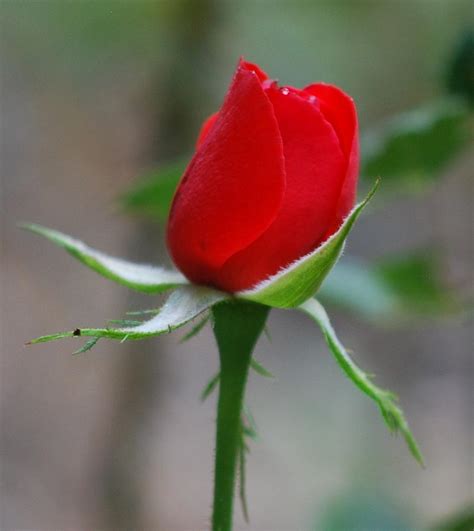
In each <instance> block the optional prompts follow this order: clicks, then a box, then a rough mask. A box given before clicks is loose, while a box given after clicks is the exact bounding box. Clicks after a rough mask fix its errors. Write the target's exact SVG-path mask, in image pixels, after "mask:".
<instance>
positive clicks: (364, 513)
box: [313, 489, 415, 531]
mask: <svg viewBox="0 0 474 531" xmlns="http://www.w3.org/2000/svg"><path fill="white" fill-rule="evenodd" d="M313 529H314V531H369V530H376V529H377V530H383V531H401V530H403V531H414V530H415V526H414V525H413V523H412V521H411V519H410V517H409V516H408V514H407V511H406V510H403V511H402V510H401V508H400V507H398V506H397V504H396V503H394V502H393V501H392V500H390V499H389V498H388V497H386V496H384V495H380V494H376V493H372V492H368V491H364V489H362V490H361V489H358V490H357V491H355V490H354V491H353V492H349V493H346V494H344V495H342V496H340V497H338V498H337V499H335V500H334V501H333V502H332V503H330V504H329V505H328V507H327V508H326V510H325V511H324V512H323V514H322V515H321V516H320V517H319V518H317V520H316V522H315V525H314V527H313Z"/></svg>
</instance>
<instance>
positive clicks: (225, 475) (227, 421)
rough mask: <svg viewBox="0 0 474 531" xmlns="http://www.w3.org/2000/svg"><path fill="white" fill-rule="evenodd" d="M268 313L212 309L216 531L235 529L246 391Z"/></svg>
mask: <svg viewBox="0 0 474 531" xmlns="http://www.w3.org/2000/svg"><path fill="white" fill-rule="evenodd" d="M268 311H269V308H268V307H266V306H262V305H260V304H255V303H250V302H242V301H232V302H224V303H221V304H218V305H217V306H215V307H214V308H213V310H212V313H213V317H214V334H215V336H216V340H217V345H218V348H219V356H220V365H221V371H220V382H219V400H218V404H217V433H216V453H215V472H214V505H213V513H212V529H213V531H230V530H231V529H232V509H233V501H234V492H235V479H236V471H237V457H238V455H239V451H240V444H241V432H240V430H241V411H242V403H243V397H244V390H245V384H246V382H247V376H248V369H249V364H250V359H251V356H252V351H253V348H254V346H255V343H256V342H257V339H258V338H259V336H260V334H261V332H262V330H263V327H264V325H265V321H266V318H267V315H268Z"/></svg>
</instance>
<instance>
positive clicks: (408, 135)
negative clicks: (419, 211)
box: [362, 99, 472, 190]
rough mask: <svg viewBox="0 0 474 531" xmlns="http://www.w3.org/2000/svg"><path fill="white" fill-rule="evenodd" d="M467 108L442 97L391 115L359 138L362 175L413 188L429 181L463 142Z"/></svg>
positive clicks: (467, 127) (468, 133)
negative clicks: (435, 102)
mask: <svg viewBox="0 0 474 531" xmlns="http://www.w3.org/2000/svg"><path fill="white" fill-rule="evenodd" d="M470 136H472V135H471V134H470V132H469V110H468V107H467V105H466V104H464V103H462V102H461V101H457V100H452V99H445V100H441V101H439V102H438V103H437V104H433V105H429V106H426V107H420V108H418V109H415V110H412V111H408V112H405V113H403V114H400V115H398V116H395V117H394V118H392V119H391V120H389V121H388V122H386V123H385V124H384V125H383V126H381V127H379V128H377V129H374V130H373V131H371V132H370V133H369V134H367V135H365V136H364V137H363V139H362V162H363V166H362V174H363V175H364V176H367V177H374V176H379V177H382V178H383V181H384V189H387V188H388V189H390V185H393V186H394V185H398V186H404V187H407V188H409V189H410V188H411V189H413V190H417V189H419V188H421V187H422V185H424V184H427V183H429V182H431V181H432V180H433V179H434V178H435V177H436V176H437V175H439V174H440V172H441V171H442V170H443V169H444V167H445V166H446V165H447V164H448V163H449V162H450V161H451V160H452V159H453V158H454V157H455V156H456V155H457V154H458V153H459V151H460V150H461V148H462V147H463V146H465V145H466V143H467V142H468V140H469V138H470Z"/></svg>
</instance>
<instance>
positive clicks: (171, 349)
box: [0, 0, 474, 531]
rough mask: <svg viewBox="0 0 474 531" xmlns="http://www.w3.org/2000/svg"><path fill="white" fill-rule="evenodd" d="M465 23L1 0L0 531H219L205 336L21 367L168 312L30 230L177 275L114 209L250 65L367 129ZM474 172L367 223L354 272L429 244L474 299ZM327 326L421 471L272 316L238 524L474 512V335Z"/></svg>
mask: <svg viewBox="0 0 474 531" xmlns="http://www.w3.org/2000/svg"><path fill="white" fill-rule="evenodd" d="M470 8H471V9H472V5H470V2H464V1H461V0H454V1H452V2H446V1H443V0H416V1H411V2H409V1H408V0H372V1H369V0H367V1H353V2H349V1H338V2H329V1H327V2H326V1H324V2H323V1H317V2H305V1H302V0H301V1H290V0H287V1H277V0H275V1H273V0H254V1H243V2H237V1H228V2H222V1H219V0H215V1H211V0H206V1H203V2H201V1H198V0H187V1H177V2H172V1H171V0H170V1H158V2H153V1H145V0H138V1H137V2H132V1H119V0H110V1H102V0H101V1H97V2H93V1H91V0H85V1H77V2H74V1H73V2H60V1H50V0H45V1H41V2H35V1H33V0H30V1H18V2H17V1H13V0H11V1H10V0H3V1H2V2H1V3H0V16H1V22H0V24H1V27H0V35H1V36H0V46H1V71H0V76H1V77H0V84H1V94H0V98H1V99H0V106H1V107H0V120H1V159H0V178H1V189H0V194H1V195H0V200H1V218H0V222H1V278H0V280H1V293H0V305H1V308H0V310H1V336H0V346H1V447H0V459H1V480H2V484H1V489H2V490H1V493H0V502H1V513H0V517H1V520H0V521H1V529H2V531H3V530H4V531H17V530H38V531H52V530H64V531H66V530H74V531H79V530H107V531H108V530H118V529H143V530H145V529H146V530H197V529H206V528H207V527H208V519H209V514H210V506H211V491H212V459H213V437H214V418H215V413H214V408H215V402H214V400H215V398H211V399H209V400H208V401H207V402H206V403H204V404H201V403H200V402H199V393H200V391H201V389H202V387H203V386H204V385H205V383H206V382H207V380H208V378H210V377H211V376H212V375H213V374H214V372H215V371H216V370H217V367H218V358H217V352H216V348H215V345H214V340H213V337H212V334H211V331H210V329H209V328H208V329H206V330H205V331H204V332H203V333H202V334H201V335H199V336H198V337H197V338H196V339H194V340H193V341H192V342H191V343H185V344H180V343H179V337H180V336H182V335H183V334H182V333H181V334H173V335H171V336H166V337H162V338H157V339H154V340H147V341H144V342H140V343H135V344H118V343H115V342H106V341H102V342H99V344H98V345H97V347H96V348H95V349H93V350H92V351H90V352H88V353H85V354H82V355H79V356H71V355H70V354H71V352H72V351H73V350H75V348H77V343H76V342H72V341H70V342H57V343H51V344H46V345H38V346H35V347H25V346H24V343H25V341H27V340H28V339H31V338H33V337H36V336H39V335H42V334H45V333H48V332H55V331H59V330H63V329H65V330H66V329H72V328H75V327H76V326H84V325H95V324H97V325H99V324H101V323H104V322H105V321H106V320H107V319H110V318H119V317H122V316H123V315H124V313H125V312H126V311H127V310H136V309H141V308H150V307H156V306H158V304H159V302H160V300H159V299H158V300H157V299H156V298H154V297H152V298H150V297H146V296H142V295H140V296H138V295H132V294H130V293H129V292H128V291H127V290H126V289H125V288H123V287H121V286H118V285H114V284H112V283H110V282H109V281H107V280H105V279H103V278H101V277H99V276H98V275H96V274H95V273H93V272H91V271H89V270H87V269H86V268H84V267H82V266H81V265H80V264H79V263H77V262H75V261H74V260H73V259H72V258H71V257H69V256H68V255H66V254H65V253H63V251H61V250H59V249H57V248H54V247H53V246H51V245H50V244H49V243H48V242H46V241H42V240H40V239H38V238H36V237H34V236H32V235H31V234H28V233H26V232H23V231H21V230H20V229H19V228H18V227H17V223H18V222H21V221H32V222H37V223H40V224H43V225H45V226H48V227H52V228H57V229H59V230H61V231H64V232H65V233H68V234H71V235H74V236H77V237H79V238H81V239H83V240H84V241H86V242H87V243H89V244H90V245H92V246H94V247H95V248H98V249H101V250H104V251H106V252H108V253H110V254H112V255H116V256H124V257H127V258H130V259H132V260H140V261H144V262H153V263H169V262H168V260H169V259H168V258H167V257H166V252H165V248H164V243H163V231H162V229H161V228H159V227H157V226H156V225H153V224H151V223H150V222H145V221H143V220H139V219H136V218H132V217H130V216H127V215H126V214H124V213H123V212H122V211H121V210H120V209H119V208H118V203H117V199H118V197H119V195H120V194H121V193H122V192H123V191H124V190H125V189H126V188H127V187H128V186H130V185H131V183H132V182H133V181H134V180H135V179H136V178H137V176H139V175H141V174H143V173H144V172H145V171H147V170H148V169H150V168H153V167H154V166H155V165H156V164H158V163H160V162H164V161H167V160H172V159H173V158H174V157H176V156H178V155H181V154H183V153H189V152H190V151H191V150H192V146H193V141H194V137H195V136H196V134H197V131H198V128H199V124H200V122H201V121H202V120H203V119H204V118H205V117H206V116H207V115H208V114H209V113H210V112H212V111H213V110H214V109H215V108H216V107H217V106H218V105H219V103H220V101H221V99H222V96H223V94H224V91H225V88H226V85H227V82H228V80H229V77H230V75H231V73H232V69H233V67H234V65H235V63H236V60H237V58H238V56H239V55H242V54H243V55H245V56H246V57H248V59H249V60H252V61H255V62H259V63H260V64H261V65H262V67H264V68H265V70H267V71H268V72H270V73H271V75H272V76H274V77H277V78H279V79H280V80H281V81H282V82H284V83H290V84H294V85H297V86H300V85H303V84H305V83H309V82H310V81H313V80H316V79H323V80H325V81H328V82H334V83H337V84H338V85H340V86H342V87H344V88H345V89H346V90H347V91H348V92H349V93H351V94H352V95H353V96H354V97H355V99H356V101H357V102H358V106H359V109H360V115H361V126H362V127H363V128H366V127H369V126H370V125H371V124H373V123H376V122H378V121H379V120H381V119H382V118H384V117H386V116H389V115H390V114H392V113H395V112H397V111H401V110H404V109H407V108H410V107H412V106H415V105H417V104H419V103H421V102H424V101H430V100H431V99H433V98H435V97H436V96H437V95H438V94H439V92H440V91H441V88H440V85H441V83H440V81H439V78H440V77H441V75H442V67H443V64H444V63H443V61H445V60H446V58H447V56H448V54H449V50H450V47H451V46H452V45H453V43H454V41H455V39H456V36H457V34H458V33H459V32H460V31H461V30H462V29H463V28H464V27H465V25H466V21H467V20H468V17H469V16H472V13H471V10H470ZM470 13H471V15H470ZM473 162H474V159H473V156H472V151H471V153H465V154H464V155H463V156H462V157H460V158H459V160H457V161H456V163H455V164H452V165H451V166H450V167H449V168H448V171H446V172H445V174H444V175H443V176H442V178H441V179H440V180H439V181H438V182H436V184H434V185H433V186H432V187H431V188H429V189H428V190H427V191H426V193H424V194H422V195H418V196H415V197H410V196H407V195H401V196H400V197H399V198H396V200H394V201H393V202H391V203H389V204H387V205H386V206H384V207H383V208H379V209H376V210H373V211H372V212H371V213H370V214H369V215H366V216H365V217H364V218H363V219H362V220H361V222H360V223H359V225H358V227H357V228H356V229H355V231H354V233H353V236H352V237H351V240H350V248H349V252H350V253H352V254H353V255H356V256H361V257H364V258H366V259H367V260H372V259H376V258H378V257H380V256H383V255H385V254H389V253H395V252H399V251H403V250H409V249H413V248H416V247H419V246H424V245H429V244H435V245H436V246H437V247H438V248H439V249H440V250H441V252H442V255H443V263H444V266H445V271H444V273H445V276H446V280H447V282H448V283H450V284H451V285H453V286H458V287H461V288H463V289H464V287H465V286H466V285H469V281H470V280H471V281H472V277H470V271H471V267H472V251H473V249H472V197H473V195H472V192H473V190H472V177H473V175H472V167H473ZM433 212H434V213H435V214H434V215H433ZM332 313H333V314H334V317H333V318H334V324H335V326H336V327H337V330H338V333H339V335H340V337H341V338H342V339H343V340H344V342H345V343H346V344H347V345H348V346H350V347H351V350H353V351H354V352H355V353H356V354H355V356H356V358H357V360H358V361H359V362H360V364H361V366H362V367H364V368H367V369H368V370H369V372H375V373H376V374H377V379H378V382H379V383H380V384H381V385H383V386H386V387H387V388H389V389H393V390H394V391H396V392H397V394H398V395H399V396H400V397H401V401H402V404H403V406H404V409H405V411H406V413H407V416H408V418H409V420H410V423H411V425H412V427H413V430H414V432H415V435H416V436H417V438H418V440H419V442H420V444H421V446H422V449H423V451H424V454H425V457H426V463H427V468H426V470H420V469H419V468H418V467H417V465H416V464H415V463H414V462H413V461H412V459H411V458H410V456H409V454H408V452H407V450H406V448H405V447H404V445H403V441H402V440H400V439H395V438H392V437H390V436H389V435H388V434H387V431H386V429H385V426H384V425H383V423H382V421H381V419H380V418H379V414H378V412H377V411H376V409H375V407H374V406H373V405H372V404H371V403H370V401H368V400H367V399H366V397H364V396H362V395H361V394H360V393H359V392H358V391H357V390H356V389H354V388H353V385H352V384H351V383H350V382H349V381H347V379H346V378H345V377H344V376H343V375H342V373H341V371H340V370H339V368H338V367H337V366H336V365H335V363H334V361H333V359H332V358H331V356H330V355H329V353H328V352H327V351H326V347H325V345H324V344H323V341H322V338H321V335H320V333H319V331H318V330H316V329H315V328H314V326H313V324H312V323H311V322H310V321H309V320H308V319H305V318H304V317H303V316H302V315H296V314H293V313H290V312H283V311H274V312H272V315H271V318H270V322H269V327H270V333H271V342H269V341H268V340H266V339H265V338H262V339H261V341H260V342H259V344H258V346H257V350H256V355H257V358H258V359H261V360H262V361H263V362H264V363H265V365H266V366H268V367H269V368H270V370H271V371H272V372H273V373H274V374H275V375H276V376H277V381H274V382H269V381H267V380H263V379H261V378H258V377H257V376H252V377H251V379H250V382H249V389H248V402H249V404H250V406H251V408H252V411H253V414H254V416H255V417H256V420H257V423H258V427H259V434H260V436H259V439H258V441H256V442H253V443H252V452H251V454H250V457H249V460H248V473H247V477H248V498H249V507H250V513H251V523H250V524H249V525H246V524H245V523H244V521H243V518H242V517H241V512H240V510H239V507H238V506H237V507H236V515H237V516H236V519H237V523H238V526H237V528H238V529H252V530H275V531H277V530H282V531H293V530H294V531H296V530H298V529H314V528H316V529H319V527H317V526H318V523H317V522H318V515H320V514H321V513H322V512H324V510H325V508H326V507H327V506H328V504H329V503H330V502H331V501H332V500H334V499H337V498H338V497H339V496H340V495H342V494H347V493H351V492H358V491H362V490H364V491H367V492H369V493H370V495H371V496H374V499H377V496H379V495H380V496H381V495H382V493H383V496H384V498H387V499H390V500H391V503H393V505H394V506H396V507H397V508H398V511H399V512H400V514H401V515H402V517H403V519H404V521H405V522H407V523H406V528H407V529H425V528H428V527H429V526H430V525H431V524H432V523H433V522H435V521H437V520H438V519H440V518H442V517H444V516H446V515H449V514H451V513H454V512H456V511H458V510H459V509H461V508H462V507H463V506H465V505H466V504H467V503H468V502H469V501H471V500H472V497H473V469H472V464H473V463H472V455H473V454H472V450H473V447H472V441H473V433H472V427H473V425H472V390H471V388H472V359H471V348H472V333H471V329H470V327H469V323H468V322H467V319H466V318H465V317H459V316H454V317H449V318H447V319H436V320H434V319H428V318H426V319H422V320H420V321H418V322H413V323H411V324H410V326H409V327H404V328H397V327H392V328H390V327H389V328H386V327H385V328H377V327H375V326H373V325H368V324H366V323H364V322H361V321H359V320H357V319H354V318H352V317H348V316H347V315H345V314H342V313H341V314H340V313H337V312H332ZM315 526H316V527H315ZM322 531H326V530H325V529H323V530H322ZM370 531H372V530H370ZM374 531H376V530H374ZM381 531H385V530H381Z"/></svg>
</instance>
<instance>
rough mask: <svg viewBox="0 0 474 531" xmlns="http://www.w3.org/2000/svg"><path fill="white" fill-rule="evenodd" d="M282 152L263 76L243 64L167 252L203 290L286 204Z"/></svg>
mask: <svg viewBox="0 0 474 531" xmlns="http://www.w3.org/2000/svg"><path fill="white" fill-rule="evenodd" d="M284 188H285V168H284V158H283V146H282V140H281V136H280V131H279V128H278V124H277V120H276V118H275V114H274V111H273V107H272V105H271V103H270V101H269V99H268V97H267V95H266V94H265V92H264V90H263V89H262V86H261V83H260V80H259V77H258V75H257V74H256V73H255V72H254V71H252V70H249V69H248V68H247V67H246V65H245V63H242V62H241V63H240V64H239V66H238V68H237V71H236V73H235V76H234V79H233V82H232V84H231V86H230V89H229V92H228V94H227V96H226V99H225V101H224V104H223V106H222V109H221V110H220V112H219V115H218V118H217V120H216V122H215V123H214V125H213V126H212V127H211V128H210V130H209V132H208V135H207V136H206V138H205V139H204V140H203V142H202V144H201V146H200V148H199V149H198V150H197V152H196V154H195V155H194V157H193V159H192V161H191V163H190V165H189V167H188V169H187V170H186V172H185V174H184V176H183V178H182V180H181V183H180V185H179V187H178V190H177V192H176V195H175V198H174V200H173V205H172V208H171V213H170V217H169V220H168V231H167V236H168V247H169V249H170V251H171V254H172V256H173V259H174V261H175V263H176V265H177V266H178V267H179V268H180V270H181V271H182V272H183V273H184V274H185V275H186V276H187V277H188V278H190V279H191V280H193V281H194V282H198V283H213V278H214V275H213V272H214V271H215V269H216V268H218V267H220V266H221V265H222V264H223V263H224V262H225V261H226V260H227V259H228V258H229V257H230V256H232V255H233V254H235V253H236V252H238V251H240V250H241V249H243V248H245V247H247V246H248V245H249V244H250V243H252V242H253V241H254V240H255V239H257V238H258V237H259V236H260V235H261V234H262V233H263V232H264V231H265V230H266V229H267V228H268V227H269V225H270V224H271V223H272V222H273V220H274V219H275V217H276V215H277V213H278V210H279V209H280V205H281V203H282V199H283V193H284Z"/></svg>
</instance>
